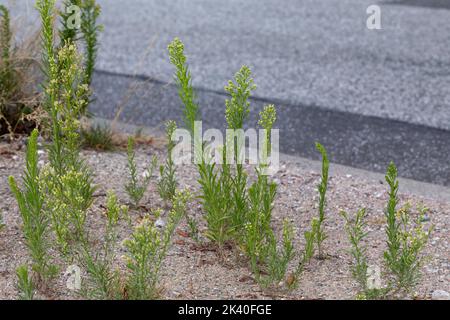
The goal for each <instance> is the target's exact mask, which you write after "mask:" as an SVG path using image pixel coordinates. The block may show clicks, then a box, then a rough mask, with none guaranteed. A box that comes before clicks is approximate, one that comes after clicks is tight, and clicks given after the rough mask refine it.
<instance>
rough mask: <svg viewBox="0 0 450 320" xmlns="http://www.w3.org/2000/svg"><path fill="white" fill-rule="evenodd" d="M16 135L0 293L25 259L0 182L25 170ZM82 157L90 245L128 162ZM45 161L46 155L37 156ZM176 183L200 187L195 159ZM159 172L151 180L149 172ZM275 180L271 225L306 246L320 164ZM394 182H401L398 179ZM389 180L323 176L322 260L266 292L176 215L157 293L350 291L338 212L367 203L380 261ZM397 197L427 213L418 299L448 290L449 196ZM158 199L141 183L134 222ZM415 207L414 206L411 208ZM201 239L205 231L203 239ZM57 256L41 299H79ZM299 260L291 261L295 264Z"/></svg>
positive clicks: (306, 294)
mask: <svg viewBox="0 0 450 320" xmlns="http://www.w3.org/2000/svg"><path fill="white" fill-rule="evenodd" d="M23 149H24V148H23V143H16V144H14V145H6V144H0V195H1V196H0V212H1V213H2V215H3V219H4V223H5V224H6V227H5V228H4V229H3V230H2V231H0V299H15V298H17V289H16V285H15V281H16V277H15V268H16V267H17V266H18V265H20V264H23V263H26V262H27V251H26V248H25V246H24V239H23V236H22V233H21V230H20V225H21V219H20V216H19V213H18V208H17V205H16V201H15V199H14V198H13V197H12V194H11V192H10V191H9V188H8V185H7V177H8V176H9V175H14V176H16V177H19V176H20V175H21V173H22V171H23V164H24V160H23V158H24V150H23ZM153 154H156V155H158V157H160V158H161V159H162V158H163V156H164V152H163V149H162V148H161V147H157V146H142V147H140V148H139V150H138V154H137V161H138V164H139V166H140V167H141V169H142V168H143V167H144V165H145V164H147V163H148V162H149V161H150V159H151V155H153ZM82 155H83V157H85V159H86V160H87V162H88V164H89V165H90V166H91V167H92V168H93V169H94V172H95V183H96V184H97V185H98V190H97V191H96V197H95V199H96V200H95V203H94V205H93V207H92V209H91V211H90V213H89V222H88V228H89V233H90V236H91V240H92V242H93V243H96V242H97V243H98V241H99V240H100V239H101V235H102V233H101V230H102V228H101V227H102V226H103V222H104V206H103V204H104V202H105V193H106V190H108V189H112V190H114V191H116V192H117V194H118V195H119V198H120V199H121V201H122V202H123V203H127V202H128V198H127V196H126V194H125V192H124V184H125V183H126V180H127V168H126V164H127V160H126V154H125V152H123V151H117V152H108V153H98V152H95V151H89V150H85V151H83V152H82ZM41 157H42V160H45V155H41ZM177 175H178V177H179V182H180V187H181V188H189V189H191V190H192V191H193V192H195V191H197V190H198V185H197V182H196V179H197V175H196V171H195V168H194V167H193V166H183V167H179V168H178V171H177ZM155 179H156V178H155ZM274 179H276V181H277V182H278V183H279V188H278V196H277V200H276V207H275V210H274V213H273V227H274V229H275V230H276V232H277V234H278V235H280V231H281V227H282V222H283V219H285V218H287V219H289V221H291V222H292V223H293V225H294V226H295V232H296V240H295V245H296V249H297V250H301V249H302V248H303V245H304V243H303V232H304V231H305V230H307V229H308V228H309V224H310V220H311V218H312V217H313V216H314V215H316V214H317V200H318V196H317V191H316V186H317V184H318V182H319V179H320V175H319V172H314V171H310V170H305V169H303V168H299V167H298V166H297V165H295V164H294V163H291V162H283V163H282V166H281V170H280V171H279V172H278V173H277V175H276V176H274ZM400 188H401V186H400ZM386 190H387V186H386V183H384V182H383V181H364V180H363V179H361V178H357V179H356V178H355V177H353V176H351V175H350V174H339V175H338V174H336V175H332V176H331V178H330V183H329V192H328V206H327V210H326V211H327V212H326V214H327V220H326V223H325V228H326V232H327V234H328V239H327V240H326V241H325V250H326V252H327V253H328V255H329V258H328V259H325V260H318V259H313V260H312V262H311V263H310V265H308V266H307V268H306V270H305V272H304V274H303V277H302V279H301V282H300V285H299V287H298V289H296V290H294V291H291V292H289V291H286V290H283V289H282V288H280V289H278V290H274V289H271V290H266V291H263V290H261V289H260V288H259V286H258V285H257V284H256V283H255V281H254V280H253V278H252V276H251V272H250V270H249V268H248V267H247V265H246V263H245V261H244V260H243V257H242V256H241V255H240V254H239V253H238V252H236V251H233V250H231V249H230V250H228V251H227V252H226V255H225V259H224V260H222V261H221V260H220V259H218V255H217V252H215V251H214V249H213V248H211V246H208V245H197V244H196V243H195V241H194V240H193V239H191V238H189V237H186V231H187V230H188V228H187V225H186V224H185V223H184V222H183V223H182V224H181V225H180V226H179V228H178V231H177V233H176V236H175V237H174V243H173V246H172V249H171V250H170V252H169V255H168V257H167V259H166V261H165V264H164V267H163V271H162V276H161V282H160V285H161V288H162V296H161V297H162V298H163V299H230V298H234V299H265V298H278V299H352V298H354V297H355V295H356V293H357V286H356V284H355V283H354V281H353V280H352V277H351V273H350V266H351V258H350V256H349V254H348V252H347V250H348V249H349V243H348V240H347V237H346V234H345V232H344V228H343V226H344V222H343V220H342V218H341V216H340V215H339V211H341V210H346V211H348V212H350V213H354V212H356V210H357V209H358V208H361V207H365V208H367V212H368V226H369V231H370V232H369V236H368V239H367V245H368V247H369V258H370V262H371V263H372V264H378V265H381V263H382V260H381V255H382V251H383V250H384V249H385V234H384V224H383V223H384V214H383V210H384V207H385V204H386V200H387V192H386ZM400 199H401V203H402V204H404V203H406V202H408V201H409V202H410V203H411V204H412V205H413V208H416V205H418V204H420V203H423V204H424V205H425V206H427V207H428V208H429V209H430V211H429V217H430V221H429V222H427V223H426V226H427V227H429V226H430V225H431V224H433V225H434V231H433V234H432V236H431V239H430V241H429V243H428V245H427V248H426V254H427V255H428V256H429V257H430V259H429V261H428V262H427V264H426V266H425V268H424V270H423V271H424V274H423V278H422V281H421V283H420V285H419V286H418V287H417V289H416V293H415V296H416V297H417V298H422V299H429V298H430V296H431V293H432V292H433V291H434V290H437V289H441V290H445V291H447V292H448V291H450V264H449V263H450V262H449V258H450V252H449V240H450V237H449V230H450V220H449V216H450V203H446V202H445V201H436V200H430V199H426V198H420V197H417V196H412V195H408V194H400ZM157 207H164V204H163V203H162V201H161V200H160V199H159V196H158V193H157V191H156V186H155V183H152V184H151V185H150V187H149V190H148V191H147V193H146V195H145V197H144V199H143V201H142V208H141V209H140V210H137V211H136V210H135V211H131V216H132V219H133V222H134V223H136V221H138V220H139V218H140V217H142V215H143V214H145V212H147V211H149V210H151V209H154V208H157ZM413 213H414V214H417V210H414V211H413ZM189 214H190V215H192V216H193V217H195V218H196V219H197V220H198V221H199V222H200V230H201V231H204V230H205V228H206V226H205V224H204V222H203V220H202V219H201V215H202V213H201V208H200V206H199V204H198V203H196V202H194V203H193V204H192V205H191V206H190V207H189ZM130 232H131V229H130V227H129V226H128V224H127V223H123V224H121V226H120V238H121V240H122V239H124V238H126V237H127V236H128V235H129V234H130ZM201 240H202V241H203V242H205V243H206V242H207V240H206V239H204V238H201ZM123 254H124V249H123V247H121V246H120V245H119V248H118V252H117V257H118V261H117V264H118V266H121V267H123V261H122V256H123ZM52 255H53V256H54V257H55V260H56V261H58V262H59V263H60V264H61V266H62V267H61V269H62V270H61V273H60V276H58V278H57V279H56V280H55V281H54V282H53V284H52V286H51V287H50V288H49V289H48V290H47V291H46V292H45V294H44V295H41V296H40V298H44V299H79V298H80V297H79V296H78V295H77V294H76V293H75V292H72V291H70V290H68V289H67V288H66V278H65V276H64V274H63V273H64V272H63V271H64V270H65V268H66V267H67V264H66V263H64V262H62V261H61V259H59V258H58V254H57V252H56V251H54V250H52ZM295 265H296V262H294V263H293V264H292V268H293V267H295Z"/></svg>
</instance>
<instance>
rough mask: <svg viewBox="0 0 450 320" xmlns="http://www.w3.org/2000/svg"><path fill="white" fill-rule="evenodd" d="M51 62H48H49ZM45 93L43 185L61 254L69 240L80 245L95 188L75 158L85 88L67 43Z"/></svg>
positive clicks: (65, 249)
mask: <svg viewBox="0 0 450 320" xmlns="http://www.w3.org/2000/svg"><path fill="white" fill-rule="evenodd" d="M50 60H51V59H50ZM53 68H56V69H57V70H58V72H56V73H54V72H53V71H52V72H50V74H51V75H52V77H53V76H55V77H56V78H51V80H50V87H49V88H47V94H48V97H49V99H50V100H52V102H53V105H52V106H51V109H50V113H51V115H52V116H51V119H52V129H53V130H52V136H53V140H52V143H51V145H50V146H49V160H50V167H47V170H46V171H45V175H44V176H45V179H44V182H45V186H46V187H47V190H48V193H49V197H48V201H47V207H48V208H49V211H50V215H51V217H52V226H53V229H54V231H55V234H56V236H57V241H58V244H59V245H60V249H61V250H62V252H63V253H64V254H67V253H68V251H67V250H68V249H69V244H70V243H71V242H73V241H76V242H78V243H79V242H83V241H85V240H86V237H85V230H84V228H85V222H86V214H87V209H88V208H89V207H90V206H91V204H92V201H93V193H94V191H95V188H94V187H93V184H92V174H91V171H90V169H89V168H88V167H87V166H86V164H85V163H84V161H83V160H82V159H81V158H80V156H79V151H80V146H81V139H80V134H79V131H80V122H79V120H78V117H79V115H80V112H81V110H82V109H83V107H84V105H85V104H86V103H87V102H86V100H84V97H85V96H86V92H87V90H88V89H87V86H86V85H84V84H82V69H81V68H80V60H79V56H78V53H77V50H76V47H75V45H74V44H70V43H67V44H66V45H65V46H64V47H63V48H61V49H60V50H59V51H58V54H57V63H54V64H52V68H51V69H53Z"/></svg>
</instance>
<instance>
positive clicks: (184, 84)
mask: <svg viewBox="0 0 450 320" xmlns="http://www.w3.org/2000/svg"><path fill="white" fill-rule="evenodd" d="M168 50H169V58H170V62H171V63H172V65H173V66H174V67H175V69H176V74H175V81H176V83H177V86H178V95H179V97H180V99H181V101H182V102H183V104H184V107H185V108H184V110H183V113H184V123H185V125H186V127H187V129H189V130H190V132H191V133H192V134H193V133H194V126H195V121H196V120H197V117H198V111H199V108H198V104H197V102H196V101H195V99H196V97H195V92H194V88H193V87H192V77H191V72H190V71H189V68H188V66H187V63H186V56H185V55H184V44H183V43H182V42H181V40H180V39H178V38H175V39H174V40H173V41H172V42H171V43H170V44H169V47H168Z"/></svg>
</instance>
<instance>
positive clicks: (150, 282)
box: [124, 191, 190, 300]
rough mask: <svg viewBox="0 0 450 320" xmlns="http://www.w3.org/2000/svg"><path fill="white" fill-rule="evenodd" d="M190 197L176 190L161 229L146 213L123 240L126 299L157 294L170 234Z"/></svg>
mask: <svg viewBox="0 0 450 320" xmlns="http://www.w3.org/2000/svg"><path fill="white" fill-rule="evenodd" d="M189 199H190V195H189V193H188V192H181V191H177V193H176V194H175V197H174V200H173V208H172V210H171V211H170V213H169V217H168V221H167V225H166V226H165V227H164V230H160V229H159V228H158V227H156V226H155V224H154V222H153V221H152V220H151V218H150V217H148V216H147V217H145V218H144V219H143V220H142V221H141V222H140V224H139V225H138V226H137V227H136V228H135V231H134V233H133V234H132V235H131V238H130V239H127V240H125V242H124V245H125V247H126V248H127V250H128V253H127V268H128V270H129V275H128V277H127V279H126V288H125V289H126V292H127V294H128V298H129V299H132V300H135V299H138V300H143V299H154V298H156V297H157V292H158V290H157V284H158V278H159V270H160V268H161V265H162V263H163V261H164V258H165V257H166V255H167V251H168V249H169V247H170V243H171V238H172V235H173V233H174V231H175V229H176V227H177V225H178V224H179V222H180V220H181V219H182V218H183V217H184V216H185V211H186V206H187V202H188V201H189Z"/></svg>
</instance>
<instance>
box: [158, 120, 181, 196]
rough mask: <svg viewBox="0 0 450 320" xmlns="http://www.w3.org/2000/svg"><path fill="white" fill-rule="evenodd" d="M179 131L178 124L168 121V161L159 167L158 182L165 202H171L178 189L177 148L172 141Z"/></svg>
mask: <svg viewBox="0 0 450 320" xmlns="http://www.w3.org/2000/svg"><path fill="white" fill-rule="evenodd" d="M176 129H177V124H176V123H175V121H168V122H167V123H166V136H167V140H168V144H167V160H166V163H165V165H163V166H160V167H159V173H160V180H159V182H158V192H159V196H160V197H161V199H163V200H164V201H171V200H172V199H173V197H174V196H175V192H176V189H177V180H176V176H175V173H176V168H175V163H174V161H173V155H172V152H173V148H174V147H175V142H174V141H173V140H172V138H173V134H174V133H175V130H176Z"/></svg>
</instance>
